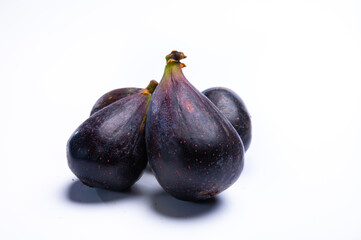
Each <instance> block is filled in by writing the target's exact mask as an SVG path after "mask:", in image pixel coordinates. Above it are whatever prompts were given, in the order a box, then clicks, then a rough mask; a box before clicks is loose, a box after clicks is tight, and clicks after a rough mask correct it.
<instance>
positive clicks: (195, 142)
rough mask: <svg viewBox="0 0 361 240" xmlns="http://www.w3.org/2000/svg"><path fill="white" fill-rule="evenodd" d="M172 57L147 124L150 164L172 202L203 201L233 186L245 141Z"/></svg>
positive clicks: (177, 56) (177, 55)
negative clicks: (176, 200)
mask: <svg viewBox="0 0 361 240" xmlns="http://www.w3.org/2000/svg"><path fill="white" fill-rule="evenodd" d="M183 58H185V56H184V54H183V53H181V52H177V51H173V52H172V53H171V54H169V55H168V56H167V57H166V60H167V65H166V67H165V71H164V75H163V78H162V80H161V82H160V83H159V85H158V87H157V89H156V90H155V91H154V93H153V96H152V99H151V103H150V106H149V110H148V117H147V120H146V145H147V153H148V160H149V164H150V166H151V168H152V170H153V172H154V174H155V176H156V178H157V180H158V182H159V183H160V185H161V186H162V187H163V188H164V190H165V191H167V192H168V193H170V194H171V195H173V196H174V197H176V198H178V199H181V200H187V201H201V200H205V199H209V198H212V197H214V196H215V195H216V194H218V193H220V192H222V191H223V190H225V189H227V188H228V187H229V186H231V185H232V184H233V183H234V182H235V181H236V180H237V179H238V177H239V176H240V174H241V172H242V169H243V163H244V161H243V156H244V148H243V143H242V140H241V138H240V137H239V135H238V133H237V132H236V130H235V129H234V128H233V127H232V125H231V123H230V122H229V121H228V120H227V119H226V117H225V116H224V115H223V114H222V113H221V112H220V111H219V110H218V109H217V107H216V106H215V105H214V104H213V103H212V102H211V101H210V100H209V99H208V98H206V97H205V96H204V95H203V94H202V93H200V92H199V91H198V90H197V89H196V88H195V87H194V86H193V85H192V84H191V83H190V82H189V81H188V80H187V79H186V78H185V77H184V75H183V72H182V67H184V66H185V65H184V64H182V63H180V62H179V61H180V60H181V59H183Z"/></svg>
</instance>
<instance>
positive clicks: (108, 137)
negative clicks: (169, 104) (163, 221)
mask: <svg viewBox="0 0 361 240" xmlns="http://www.w3.org/2000/svg"><path fill="white" fill-rule="evenodd" d="M156 85H157V83H156V82H155V81H152V82H151V83H150V84H149V86H148V87H147V89H144V90H142V91H141V92H138V93H135V94H133V95H130V96H128V97H125V98H123V99H121V100H119V101H116V102H114V103H112V104H110V105H108V106H107V107H105V108H103V109H101V110H99V111H97V112H96V113H94V114H93V115H92V116H90V117H89V118H88V119H87V120H86V121H85V122H83V123H82V124H81V125H80V126H79V127H78V128H77V129H76V130H75V132H74V133H73V134H72V136H71V137H70V139H69V141H68V143H67V158H68V165H69V167H70V169H71V170H72V172H73V173H74V174H75V175H76V176H77V177H78V178H79V180H81V181H82V182H83V183H84V184H86V185H88V186H91V187H99V188H105V189H110V190H114V191H122V190H125V189H127V188H129V187H130V186H132V185H133V184H134V183H135V182H136V181H137V180H138V179H139V177H140V176H141V173H142V171H143V170H144V168H145V167H146V165H147V156H146V148H145V119H146V113H147V110H148V107H149V103H150V99H151V93H152V92H153V90H154V88H155V87H156Z"/></svg>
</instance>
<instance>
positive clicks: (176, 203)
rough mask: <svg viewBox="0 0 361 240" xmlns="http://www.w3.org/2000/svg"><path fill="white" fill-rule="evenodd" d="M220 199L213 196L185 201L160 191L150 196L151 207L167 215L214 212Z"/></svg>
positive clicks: (187, 216)
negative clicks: (194, 200) (201, 199)
mask: <svg viewBox="0 0 361 240" xmlns="http://www.w3.org/2000/svg"><path fill="white" fill-rule="evenodd" d="M221 203H222V202H221V200H220V199H219V198H218V197H214V198H211V199H208V200H206V201H202V202H187V201H182V200H178V199H176V198H174V197H173V196H171V195H169V194H168V193H166V192H164V191H162V192H157V193H156V194H154V195H153V196H152V207H153V209H154V210H155V211H156V212H158V213H160V214H162V215H164V216H167V217H172V218H178V219H181V218H194V217H200V216H204V215H206V214H210V213H211V212H214V211H215V210H217V209H218V208H219V207H220V206H221Z"/></svg>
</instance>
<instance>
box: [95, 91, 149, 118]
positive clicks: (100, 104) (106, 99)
mask: <svg viewBox="0 0 361 240" xmlns="http://www.w3.org/2000/svg"><path fill="white" fill-rule="evenodd" d="M140 91H142V89H141V88H118V89H114V90H112V91H110V92H107V93H105V94H104V95H103V96H101V97H100V98H99V99H98V100H97V101H96V102H95V104H94V106H93V108H92V110H91V112H90V116H91V115H93V114H94V113H96V112H97V111H99V110H100V109H103V108H105V107H106V106H108V105H109V104H112V103H113V102H116V101H118V100H120V99H122V98H125V97H128V96H130V95H133V94H134V93H138V92H140Z"/></svg>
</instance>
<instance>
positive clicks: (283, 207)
mask: <svg viewBox="0 0 361 240" xmlns="http://www.w3.org/2000/svg"><path fill="white" fill-rule="evenodd" d="M174 49H175V50H179V51H183V52H184V53H185V54H186V55H187V56H188V58H187V59H185V60H184V63H185V64H186V65H187V67H186V68H184V74H185V76H186V77H187V78H188V80H189V81H190V82H191V83H193V85H195V86H196V87H197V88H198V89H199V90H201V91H202V90H204V89H206V88H209V87H214V86H224V87H230V88H232V89H233V90H234V91H236V92H237V93H238V94H239V95H240V96H241V97H242V99H243V100H244V102H245V103H246V105H247V107H248V110H249V112H250V113H251V115H252V123H253V141H252V145H251V147H250V149H249V151H248V152H247V153H246V156H245V168H244V171H243V173H242V175H241V177H240V179H239V180H238V181H237V182H236V183H235V184H234V185H233V186H232V187H230V188H229V189H228V190H226V191H225V192H224V193H222V194H220V195H219V196H217V197H216V199H215V200H214V201H211V202H208V203H206V204H194V203H187V202H182V201H178V200H176V199H174V198H173V197H171V196H169V195H167V194H165V193H164V192H163V191H162V189H161V188H160V187H159V185H158V183H157V182H156V180H155V178H154V177H153V176H152V175H151V174H150V173H149V172H148V173H145V175H144V176H143V177H142V178H141V180H140V181H139V182H137V183H136V184H135V185H134V187H133V188H132V190H131V191H130V192H126V193H113V192H108V191H105V190H100V189H90V188H87V187H85V186H83V185H82V184H81V183H80V182H79V181H78V180H77V178H76V177H75V176H74V175H73V174H72V172H71V171H70V170H69V168H68V166H67V161H66V156H65V145H66V141H67V140H68V138H69V137H70V135H71V133H72V132H73V131H74V130H75V128H76V127H77V126H78V125H80V124H81V123H82V122H83V121H84V120H85V119H86V118H87V117H88V115H89V112H90V109H91V107H92V105H93V104H94V102H95V101H96V100H97V99H98V97H100V96H101V95H102V94H103V93H105V92H107V91H110V90H112V89H115V88H120V87H145V86H146V85H147V84H148V82H149V80H151V79H156V80H158V81H159V80H160V79H161V77H162V74H163V70H164V66H165V59H164V57H165V55H166V54H168V53H169V52H170V51H171V50H174ZM360 80H361V2H360V1H356V0H355V1H347V0H340V1H332V0H325V1H321V0H309V1H281V0H278V1H277V0H268V1H266V0H264V1H227V0H222V1H210V0H208V1H195V0H193V1H186V0H182V1H170V0H168V1H154V0H153V1H88V0H87V1H73V0H72V1H10V0H8V1H4V0H1V1H0V81H1V82H0V83H1V86H0V102H1V118H0V163H1V164H0V182H1V197H0V238H1V239H101V238H102V239H110V238H111V239H125V238H129V239H135V238H139V239H140V238H142V239H192V238H194V239H196V238H197V239H226V238H231V237H232V238H233V239H234V238H235V237H237V238H238V239H277V240H280V239H361V162H360V161H361V153H360V147H361V126H360V125H361V124H360V123H361V96H360V90H361V87H360V84H359V82H360Z"/></svg>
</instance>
